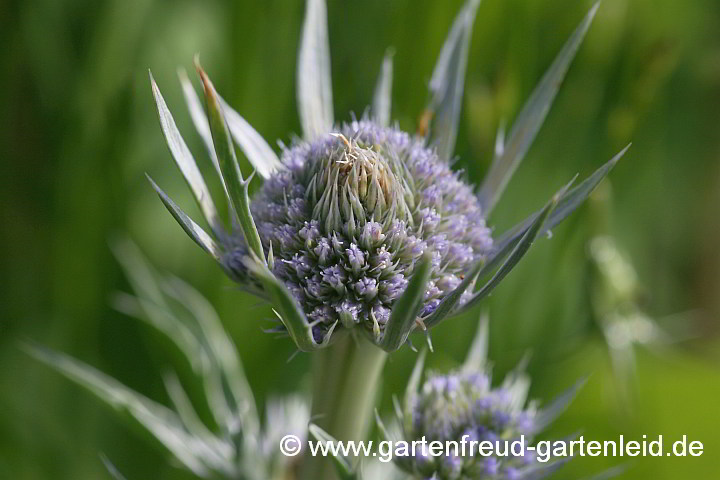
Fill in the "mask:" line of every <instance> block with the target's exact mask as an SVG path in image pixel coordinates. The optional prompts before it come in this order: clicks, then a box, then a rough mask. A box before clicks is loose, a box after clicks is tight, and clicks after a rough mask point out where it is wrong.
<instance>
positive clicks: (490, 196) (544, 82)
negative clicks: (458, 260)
mask: <svg viewBox="0 0 720 480" xmlns="http://www.w3.org/2000/svg"><path fill="white" fill-rule="evenodd" d="M599 6H600V3H599V2H598V3H596V4H595V5H593V7H592V8H591V9H590V12H589V13H588V14H587V15H586V16H585V18H584V19H583V21H582V22H581V23H580V26H578V27H577V29H576V30H575V32H573V34H572V35H571V36H570V39H569V40H568V41H567V43H566V44H565V46H564V47H563V48H562V50H560V53H559V54H558V56H557V58H556V59H555V61H554V62H553V64H552V65H551V66H550V68H549V69H548V71H547V72H546V73H545V75H544V76H543V78H542V79H541V80H540V83H539V84H538V86H537V87H536V88H535V90H534V91H533V93H532V95H530V98H529V99H528V101H527V103H525V106H523V109H522V110H521V111H520V114H519V115H518V117H517V119H516V120H515V123H514V125H513V127H512V129H511V130H510V135H509V137H508V140H507V144H505V145H504V146H503V148H502V149H501V152H502V154H501V155H499V156H497V157H496V158H495V159H494V160H493V163H492V165H491V166H490V171H489V172H488V174H487V176H486V177H485V179H484V180H483V183H482V186H481V187H480V192H479V194H478V196H479V198H480V203H481V204H482V206H483V209H484V210H485V212H486V213H489V212H490V211H492V209H493V207H494V206H495V204H496V203H497V200H498V199H499V198H500V195H502V192H503V191H504V190H505V187H506V186H507V184H508V182H509V181H510V177H512V175H513V173H515V170H517V167H518V166H519V165H520V162H522V160H523V158H525V154H526V153H527V151H528V149H529V148H530V145H531V144H532V142H533V140H535V136H536V135H537V133H538V131H539V130H540V127H541V126H542V124H543V122H544V121H545V117H546V116H547V113H548V111H549V110H550V106H551V105H552V102H553V100H554V99H555V96H556V94H557V92H558V90H559V89H560V84H561V83H562V80H563V78H564V77H565V74H566V73H567V71H568V68H569V67H570V63H571V62H572V60H573V58H574V57H575V54H576V53H577V51H578V48H579V47H580V43H581V42H582V40H583V38H584V37H585V34H586V33H587V31H588V29H589V28H590V23H591V22H592V20H593V18H594V17H595V13H596V12H597V9H598V7H599Z"/></svg>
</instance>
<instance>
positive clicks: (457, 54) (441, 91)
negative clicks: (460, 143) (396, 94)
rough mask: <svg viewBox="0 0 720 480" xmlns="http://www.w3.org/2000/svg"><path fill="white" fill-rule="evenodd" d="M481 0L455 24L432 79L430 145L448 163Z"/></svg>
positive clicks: (468, 7)
mask: <svg viewBox="0 0 720 480" xmlns="http://www.w3.org/2000/svg"><path fill="white" fill-rule="evenodd" d="M479 5H480V0H468V1H467V3H465V5H464V6H463V8H462V10H460V13H459V14H458V16H457V18H456V19H455V22H454V23H453V26H452V28H451V29H450V33H449V34H448V38H447V40H445V44H444V45H443V47H442V50H441V51H440V56H439V57H438V60H437V63H436V64H435V70H433V74H432V78H431V79H430V93H431V99H430V105H429V107H428V110H429V111H430V112H432V114H433V120H432V125H431V128H430V138H429V139H428V144H429V145H433V146H435V147H437V152H438V156H439V157H440V159H441V160H443V161H446V162H447V161H449V160H450V157H451V155H452V152H453V150H454V149H455V139H456V137H457V130H458V123H459V121H460V110H461V108H462V97H463V91H464V85H465V70H466V69H467V62H468V53H469V51H470V38H471V37H472V26H473V22H474V20H475V12H476V11H477V8H478V6H479Z"/></svg>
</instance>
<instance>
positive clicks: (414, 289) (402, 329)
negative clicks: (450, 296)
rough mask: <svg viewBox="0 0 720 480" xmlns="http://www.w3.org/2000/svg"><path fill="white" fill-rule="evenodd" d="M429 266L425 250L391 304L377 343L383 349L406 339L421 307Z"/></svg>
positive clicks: (428, 275) (397, 345)
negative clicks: (391, 307)
mask: <svg viewBox="0 0 720 480" xmlns="http://www.w3.org/2000/svg"><path fill="white" fill-rule="evenodd" d="M431 266H432V257H431V256H430V254H429V253H428V252H426V253H424V254H423V256H422V258H421V259H420V260H418V262H417V264H416V265H415V271H414V272H413V274H412V278H410V282H409V283H408V286H407V288H406V289H405V293H403V294H402V296H401V297H400V298H398V299H397V301H396V302H395V305H394V306H393V309H392V313H390V319H389V320H388V322H387V324H386V325H385V333H384V334H383V339H382V341H381V342H380V345H379V346H380V347H381V348H382V349H383V350H385V351H388V352H393V351H395V350H397V349H398V348H400V347H401V346H402V345H403V344H404V343H405V341H406V340H407V337H408V335H409V334H410V331H411V330H412V328H413V326H414V325H415V320H416V319H417V318H418V313H419V312H420V308H421V307H422V301H423V298H424V295H425V288H426V286H427V283H428V280H429V279H430V267H431Z"/></svg>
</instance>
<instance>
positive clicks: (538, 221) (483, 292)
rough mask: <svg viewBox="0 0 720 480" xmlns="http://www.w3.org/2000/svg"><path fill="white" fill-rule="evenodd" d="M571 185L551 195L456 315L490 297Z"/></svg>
mask: <svg viewBox="0 0 720 480" xmlns="http://www.w3.org/2000/svg"><path fill="white" fill-rule="evenodd" d="M571 183H572V182H571ZM571 183H569V184H567V185H566V186H565V187H564V188H563V189H561V190H560V191H559V192H558V193H556V194H555V195H553V198H552V199H551V200H550V201H549V202H548V203H547V205H545V207H544V208H543V209H542V211H540V214H539V215H537V216H536V217H535V219H534V221H533V223H532V224H531V225H530V228H528V230H527V231H526V232H525V234H524V235H523V236H522V238H521V239H520V241H519V242H518V243H517V245H516V246H515V248H514V249H513V251H512V253H511V254H510V256H509V257H508V258H507V260H506V261H505V263H503V264H502V266H501V267H500V268H499V269H498V270H497V272H495V275H493V277H492V278H491V279H490V280H489V281H488V282H487V283H486V284H485V285H483V287H482V288H481V289H480V290H478V291H477V292H476V293H475V294H474V295H473V296H472V298H471V299H470V300H469V301H468V302H467V303H466V304H465V305H464V306H463V307H462V308H461V309H460V310H459V311H457V312H456V313H461V312H465V311H467V310H469V309H470V308H472V307H474V306H475V305H477V304H478V303H479V302H481V301H482V300H483V299H485V297H487V296H488V295H490V293H491V292H492V291H493V290H494V289H495V287H497V286H498V285H499V284H500V282H501V281H502V280H503V279H504V278H505V277H506V276H507V274H508V273H510V271H511V270H512V269H513V268H515V266H516V265H517V264H518V262H520V260H521V259H522V257H524V256H525V254H526V253H527V252H528V250H530V247H531V246H532V244H533V241H535V238H536V237H537V236H538V234H539V233H540V231H541V230H542V227H543V225H544V224H545V220H546V219H547V218H548V216H549V215H550V213H551V212H552V211H553V209H554V208H555V206H556V205H557V204H558V202H559V200H560V198H561V197H562V196H563V195H564V194H565V192H566V191H567V189H568V188H570V185H571Z"/></svg>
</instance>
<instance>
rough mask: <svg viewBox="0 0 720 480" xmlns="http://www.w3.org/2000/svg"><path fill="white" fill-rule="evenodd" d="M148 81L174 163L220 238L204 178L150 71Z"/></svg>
mask: <svg viewBox="0 0 720 480" xmlns="http://www.w3.org/2000/svg"><path fill="white" fill-rule="evenodd" d="M150 83H151V85H152V91H153V96H154V97H155V103H156V104H157V111H158V117H159V118H160V125H161V126H162V131H163V134H164V135H165V140H166V141H167V145H168V147H169V148H170V153H172V157H173V159H174V160H175V163H176V164H177V166H178V168H179V169H180V171H181V172H182V174H183V177H185V181H186V182H187V184H188V185H189V186H190V190H192V192H193V195H194V196H195V200H196V201H197V202H198V205H200V210H202V212H203V215H204V216H205V219H206V220H207V222H208V223H209V224H210V226H211V228H212V229H213V232H214V233H215V234H216V235H218V236H219V237H220V238H222V235H223V233H224V230H223V227H222V221H221V220H220V216H219V215H218V213H217V209H216V208H215V204H214V203H213V200H212V197H211V196H210V191H209V190H208V188H207V185H205V180H204V179H203V177H202V174H201V173H200V170H199V169H198V167H197V164H196V163H195V159H194V158H193V156H192V154H191V153H190V149H188V147H187V145H186V144H185V141H184V140H183V138H182V136H181V135H180V132H179V131H178V129H177V126H176V125H175V120H174V119H173V117H172V114H171V113H170V110H168V108H167V105H166V104H165V99H164V98H163V96H162V94H161V93H160V89H159V88H158V86H157V84H156V83H155V79H154V78H153V76H152V73H150Z"/></svg>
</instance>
